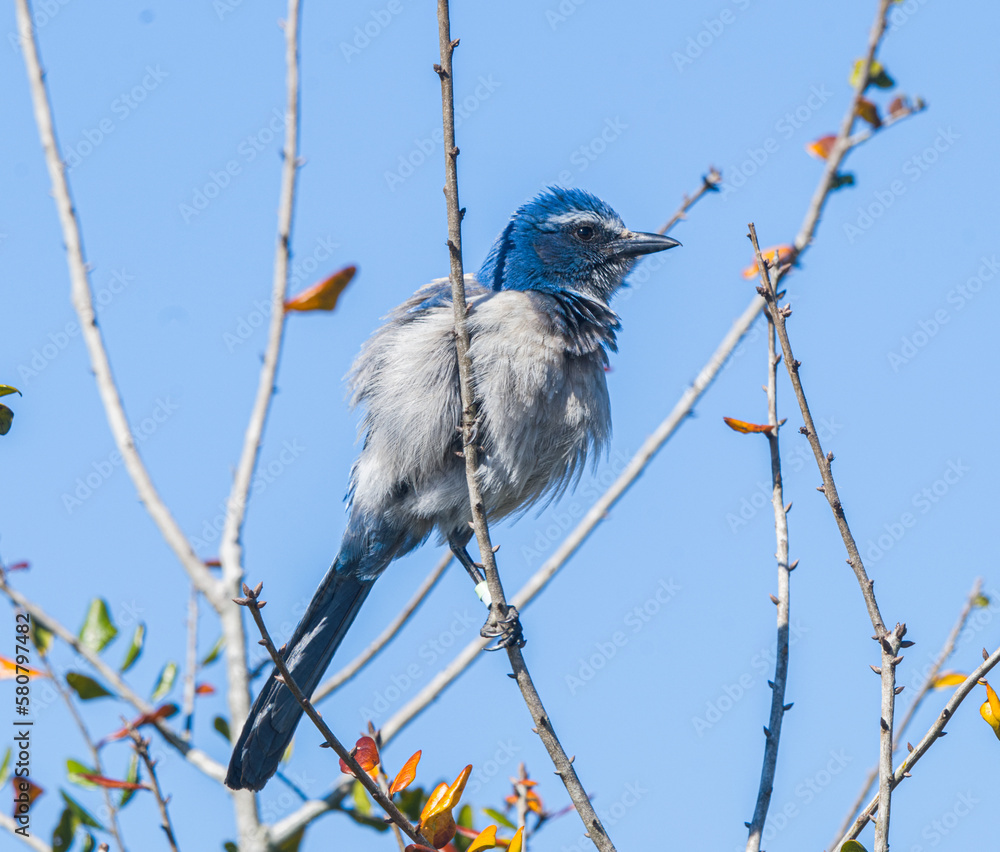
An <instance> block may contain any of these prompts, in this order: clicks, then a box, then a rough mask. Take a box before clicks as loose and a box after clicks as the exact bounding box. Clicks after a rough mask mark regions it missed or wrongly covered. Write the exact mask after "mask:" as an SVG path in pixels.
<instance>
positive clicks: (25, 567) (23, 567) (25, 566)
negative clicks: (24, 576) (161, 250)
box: [5, 562, 31, 571]
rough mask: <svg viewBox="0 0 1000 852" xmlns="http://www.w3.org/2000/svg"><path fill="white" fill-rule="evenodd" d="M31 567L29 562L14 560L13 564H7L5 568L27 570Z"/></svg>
mask: <svg viewBox="0 0 1000 852" xmlns="http://www.w3.org/2000/svg"><path fill="white" fill-rule="evenodd" d="M30 567H31V563H29V562H15V563H14V564H13V565H8V566H7V568H6V569H5V570H7V571H27V570H28V569H29V568H30Z"/></svg>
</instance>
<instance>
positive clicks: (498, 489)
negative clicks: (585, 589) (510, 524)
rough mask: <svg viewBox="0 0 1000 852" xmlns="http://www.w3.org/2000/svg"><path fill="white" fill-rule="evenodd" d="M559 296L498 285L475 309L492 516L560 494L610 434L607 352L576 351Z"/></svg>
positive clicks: (475, 357) (473, 331)
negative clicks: (500, 288)
mask: <svg viewBox="0 0 1000 852" xmlns="http://www.w3.org/2000/svg"><path fill="white" fill-rule="evenodd" d="M555 299H556V297H553V296H548V295H545V294H541V293H538V292H531V291H528V292H521V291H501V292H497V293H493V294H491V295H490V296H489V297H487V298H483V299H480V300H477V301H476V303H475V304H474V305H473V308H472V310H471V311H470V314H469V323H470V328H469V330H470V336H471V339H472V348H471V350H470V355H471V357H472V364H473V373H474V378H475V385H476V396H477V400H478V405H479V411H480V442H481V444H482V447H483V454H482V456H481V459H482V467H481V471H482V472H481V477H482V485H483V491H484V496H485V497H486V500H487V502H488V504H489V505H488V506H487V510H488V512H489V513H490V514H491V515H492V516H493V517H502V516H503V515H507V514H510V513H511V512H514V511H517V510H518V509H520V508H524V507H527V506H529V505H531V504H532V503H534V502H535V501H537V500H538V499H539V498H540V497H542V496H543V495H546V494H556V493H559V492H560V491H561V490H562V489H563V488H565V487H566V486H567V485H568V484H569V483H570V482H571V481H572V480H573V479H574V478H575V477H576V476H577V475H579V474H580V473H581V472H582V469H583V465H584V462H585V460H586V457H587V455H588V453H590V452H594V453H595V454H596V453H598V452H600V451H601V450H603V448H604V447H605V446H606V444H607V441H608V439H609V438H610V433H611V413H610V405H609V401H608V390H607V383H606V381H605V374H604V363H605V354H604V351H603V349H602V348H601V347H600V346H599V345H595V346H593V347H590V348H589V350H587V351H580V347H579V345H578V343H579V341H577V340H574V339H570V338H569V337H568V336H567V329H566V325H565V323H563V322H560V320H559V311H558V306H557V305H556V303H555Z"/></svg>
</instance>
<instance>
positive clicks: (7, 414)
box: [0, 403, 14, 435]
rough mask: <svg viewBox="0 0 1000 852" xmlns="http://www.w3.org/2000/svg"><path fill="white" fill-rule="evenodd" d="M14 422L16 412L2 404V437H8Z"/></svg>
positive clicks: (0, 412) (0, 424) (0, 414)
mask: <svg viewBox="0 0 1000 852" xmlns="http://www.w3.org/2000/svg"><path fill="white" fill-rule="evenodd" d="M13 422H14V412H13V411H11V410H10V409H9V408H8V407H7V406H6V405H4V404H3V403H0V435H6V434H7V433H8V432H9V431H10V424H11V423H13Z"/></svg>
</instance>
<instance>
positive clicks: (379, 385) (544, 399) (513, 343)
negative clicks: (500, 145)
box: [226, 188, 679, 790]
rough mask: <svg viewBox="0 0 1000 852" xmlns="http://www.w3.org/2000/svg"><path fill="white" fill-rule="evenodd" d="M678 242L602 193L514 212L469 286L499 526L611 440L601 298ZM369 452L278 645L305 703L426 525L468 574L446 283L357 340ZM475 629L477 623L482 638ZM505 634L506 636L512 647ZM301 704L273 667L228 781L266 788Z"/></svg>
mask: <svg viewBox="0 0 1000 852" xmlns="http://www.w3.org/2000/svg"><path fill="white" fill-rule="evenodd" d="M676 245H679V243H678V242H677V241H676V240H672V239H670V237H664V236H660V235H659V234H644V233H636V232H634V231H630V230H628V229H627V228H626V227H625V225H624V223H623V222H622V220H621V218H620V217H619V216H618V214H617V213H615V211H614V210H612V209H611V208H610V207H609V206H608V205H607V204H605V203H604V202H603V201H601V200H600V199H599V198H597V197H595V196H594V195H591V194H590V193H588V192H584V191H582V190H579V189H557V188H553V189H548V190H546V191H545V192H543V193H541V194H540V195H539V196H538V197H537V198H535V199H534V200H532V201H530V202H528V203H527V204H524V205H522V206H521V207H520V208H518V210H517V211H516V212H515V213H514V215H513V216H512V217H511V219H510V221H509V222H508V223H507V227H506V228H504V230H503V232H502V233H501V234H500V236H499V237H498V238H497V241H496V242H495V243H494V245H493V248H492V249H491V250H490V253H489V255H488V256H487V258H486V262H485V263H484V264H483V266H482V268H481V269H480V270H479V272H478V273H477V274H476V275H467V276H466V277H465V292H466V298H467V300H468V307H469V312H468V325H469V335H470V340H471V346H470V356H471V359H472V368H473V378H474V383H475V395H476V400H477V416H478V420H477V426H478V429H477V443H478V444H480V445H481V446H482V450H481V452H480V454H479V469H478V476H479V478H480V483H481V486H482V493H483V498H484V501H485V504H486V505H485V508H486V514H487V517H488V518H489V519H490V520H491V521H493V520H498V519H499V518H502V517H504V516H506V515H510V514H512V513H514V512H517V511H518V510H522V509H525V508H527V507H528V506H531V505H532V504H534V503H537V502H538V501H539V500H540V499H541V498H543V497H552V496H555V495H557V494H558V493H560V492H561V491H562V490H564V489H565V488H566V487H568V486H569V485H570V484H571V483H572V482H573V481H574V480H575V479H576V478H578V477H579V475H580V474H581V473H582V469H583V465H584V462H585V460H586V457H587V454H588V453H589V452H591V451H593V452H594V453H599V452H601V451H602V450H603V449H604V448H605V447H606V445H607V443H608V440H609V438H610V435H611V411H610V404H609V401H608V388H607V384H606V381H605V367H606V366H607V364H608V351H609V350H610V351H612V352H614V351H617V345H616V335H617V333H618V331H619V329H620V328H621V323H620V322H619V319H618V315H617V314H616V313H615V312H614V311H613V310H611V308H610V307H609V302H610V301H611V297H612V296H613V295H614V294H615V291H616V290H617V289H618V288H619V287H620V286H621V285H622V283H623V281H624V279H625V276H626V275H627V274H628V272H629V270H630V269H631V268H632V266H633V264H634V263H635V261H636V258H638V257H640V256H642V255H645V254H649V253H651V252H657V251H662V250H663V249H668V248H672V247H673V246H676ZM350 386H351V390H352V405H360V406H363V408H364V411H365V414H364V419H363V421H362V426H361V428H362V431H363V433H364V444H363V447H362V449H361V453H360V455H359V456H358V459H357V461H356V462H355V463H354V466H353V468H352V470H351V478H350V487H349V490H348V494H347V499H348V513H349V514H348V521H347V529H346V531H345V532H344V538H343V541H342V543H341V545H340V552H339V553H338V554H337V558H336V559H335V560H334V562H333V565H332V566H331V567H330V570H329V571H327V574H326V576H325V577H324V578H323V581H322V583H320V586H319V588H318V589H317V590H316V593H315V595H314V596H313V598H312V601H311V602H310V604H309V607H308V609H307V610H306V613H305V615H304V616H303V617H302V621H301V622H300V623H299V625H298V627H297V628H296V629H295V632H294V634H293V635H292V637H291V639H290V640H289V641H288V644H287V646H286V650H285V651H284V654H285V661H286V663H287V665H288V668H289V671H290V673H291V674H292V676H293V677H294V678H295V681H296V683H297V684H298V685H299V687H300V688H301V689H302V692H303V693H304V694H305V695H311V694H312V692H313V690H314V689H315V688H316V685H317V684H318V683H319V681H320V678H321V677H322V676H323V673H324V671H325V670H326V668H327V666H328V665H329V664H330V660H331V659H332V658H333V654H334V652H335V651H336V650H337V647H338V646H339V645H340V642H341V640H342V639H343V638H344V634H345V633H346V632H347V630H348V628H349V627H350V626H351V623H352V622H353V621H354V619H355V617H356V616H357V614H358V610H359V609H360V608H361V605H362V604H363V603H364V600H365V598H366V597H367V596H368V593H369V592H370V591H371V588H372V585H373V584H374V583H375V580H377V579H378V577H379V575H380V574H381V573H382V572H383V571H384V570H385V569H386V566H388V564H389V563H390V562H392V560H394V559H396V558H398V557H400V556H402V555H404V554H406V553H409V552H410V551H411V550H413V549H414V548H415V547H417V546H418V545H420V544H421V543H422V542H424V541H425V540H426V539H427V537H428V536H429V535H430V533H431V532H432V530H434V529H435V528H436V529H437V530H438V532H439V533H440V535H441V537H442V539H444V540H446V541H447V542H448V544H449V545H450V547H451V549H452V551H454V553H455V555H456V556H457V557H458V559H459V560H460V561H461V562H462V564H463V565H464V566H465V567H466V569H467V570H468V571H469V572H470V574H471V575H472V576H473V578H474V579H481V576H479V575H478V569H477V567H476V566H475V564H474V563H473V561H472V559H471V557H470V556H469V554H468V552H467V551H466V545H467V544H468V543H469V540H470V538H471V537H472V532H471V530H470V525H469V522H470V521H471V519H472V513H471V510H470V506H469V490H468V484H467V482H466V474H465V465H464V462H463V461H462V459H461V458H460V456H461V450H462V436H461V433H460V432H459V431H457V430H456V426H458V424H460V423H461V421H462V406H461V402H460V398H459V381H458V360H457V357H456V354H455V331H454V308H453V306H452V300H451V286H450V284H449V282H448V279H446V278H445V279H440V280H437V281H434V282H432V283H430V284H428V285H427V286H425V287H423V288H422V289H420V290H418V291H417V292H416V293H415V294H414V295H413V296H412V297H410V299H409V300H407V301H406V302H404V303H403V304H402V305H400V306H399V307H398V308H397V309H396V310H395V311H393V312H392V313H391V314H390V315H389V316H388V318H387V322H386V323H385V324H384V325H383V326H382V327H381V328H379V329H378V331H376V332H375V334H373V335H372V337H371V338H370V339H369V340H368V341H367V343H365V344H364V346H363V348H362V349H361V353H360V354H359V355H358V357H357V359H356V360H355V362H354V366H353V368H352V372H351V374H350ZM484 629H485V628H484ZM508 639H510V637H508ZM301 715H302V710H301V708H300V707H299V705H298V703H297V702H296V701H295V699H294V698H293V697H292V694H291V692H290V691H289V690H288V689H287V687H285V686H284V685H283V684H281V683H279V682H278V681H276V680H275V672H272V674H271V676H270V678H269V679H268V681H267V683H266V684H264V687H263V689H261V691H260V694H259V695H258V696H257V700H256V701H255V702H254V705H253V707H252V709H251V710H250V716H249V718H248V719H247V720H246V723H245V724H244V726H243V731H242V733H241V734H240V737H239V740H237V742H236V746H235V748H234V749H233V755H232V759H231V760H230V763H229V772H228V774H227V776H226V784H227V785H228V786H229V787H231V788H232V789H234V790H237V789H249V790H260V789H261V788H262V787H263V786H264V784H265V783H266V782H267V780H268V779H269V778H270V777H271V776H272V775H273V774H274V772H275V770H276V769H277V768H278V763H279V761H280V760H281V757H282V755H283V754H284V752H285V749H286V747H287V746H288V744H289V742H290V741H291V739H292V735H293V734H294V732H295V726H296V725H297V724H298V721H299V717H300V716H301Z"/></svg>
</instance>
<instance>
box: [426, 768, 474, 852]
mask: <svg viewBox="0 0 1000 852" xmlns="http://www.w3.org/2000/svg"><path fill="white" fill-rule="evenodd" d="M471 772H472V764H471V763H470V764H469V765H468V766H466V767H465V769H463V770H462V771H461V772H459V773H458V778H456V779H455V781H454V782H453V783H452V784H451V785H450V786H449V785H447V784H445V783H441V784H438V785H437V787H435V788H434V792H433V793H431V795H430V798H429V799H428V800H427V804H426V805H424V809H423V811H422V812H421V814H420V831H421V832H422V833H423V835H424V837H426V838H427V839H428V840H430V841H431V843H432V844H433V845H434V846H435V847H436V848H438V849H440V848H441V847H442V846H444V845H445V844H446V843H447V842H448V841H450V840H451V839H452V838H453V837H454V836H455V830H456V828H457V826H456V825H455V818H454V817H453V816H452V815H451V810H452V808H454V807H455V805H457V804H458V802H459V800H460V799H461V798H462V793H463V792H464V791H465V785H466V782H468V780H469V775H470V774H471Z"/></svg>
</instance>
